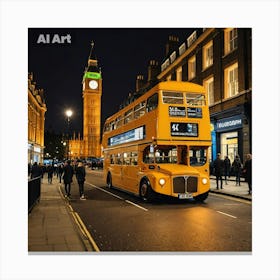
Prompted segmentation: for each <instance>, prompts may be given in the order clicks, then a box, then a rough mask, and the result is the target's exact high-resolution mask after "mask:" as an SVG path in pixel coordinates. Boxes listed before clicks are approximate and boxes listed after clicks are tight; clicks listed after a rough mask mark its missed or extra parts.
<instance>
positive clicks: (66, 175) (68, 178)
mask: <svg viewBox="0 0 280 280" xmlns="http://www.w3.org/2000/svg"><path fill="white" fill-rule="evenodd" d="M73 175H74V170H73V167H72V166H71V161H70V160H67V161H66V163H65V166H64V169H63V181H64V186H65V197H69V198H70V196H71V183H72V182H73V180H72V178H73Z"/></svg>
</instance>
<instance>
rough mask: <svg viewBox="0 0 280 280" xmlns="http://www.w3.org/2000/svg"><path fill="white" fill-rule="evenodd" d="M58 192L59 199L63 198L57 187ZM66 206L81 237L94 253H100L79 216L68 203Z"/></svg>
mask: <svg viewBox="0 0 280 280" xmlns="http://www.w3.org/2000/svg"><path fill="white" fill-rule="evenodd" d="M58 189H59V192H60V195H61V197H63V193H62V191H61V189H60V187H59V186H58ZM68 206H69V208H70V213H71V215H72V217H73V219H74V221H75V222H76V224H77V225H78V227H79V229H80V231H81V232H82V234H83V236H84V237H85V238H86V239H87V240H88V241H89V243H90V245H91V247H92V248H93V249H94V250H95V251H96V252H100V250H99V248H98V246H97V245H96V243H95V241H94V240H93V238H92V236H91V234H90V232H89V231H88V229H87V227H86V226H85V224H84V222H83V221H82V219H81V217H80V216H79V214H78V213H77V212H75V211H74V209H73V208H72V206H71V205H70V204H69V203H68Z"/></svg>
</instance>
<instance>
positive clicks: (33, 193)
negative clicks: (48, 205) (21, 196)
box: [28, 176, 41, 213]
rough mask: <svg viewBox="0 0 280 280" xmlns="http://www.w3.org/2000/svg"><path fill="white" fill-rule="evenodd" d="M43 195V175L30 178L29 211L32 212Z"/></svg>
mask: <svg viewBox="0 0 280 280" xmlns="http://www.w3.org/2000/svg"><path fill="white" fill-rule="evenodd" d="M40 197H41V176H39V177H36V178H33V179H29V180H28V213H30V212H31V211H32V209H33V207H34V206H35V204H36V203H38V202H39V201H40Z"/></svg>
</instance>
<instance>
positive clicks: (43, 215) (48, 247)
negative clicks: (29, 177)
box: [28, 174, 93, 253]
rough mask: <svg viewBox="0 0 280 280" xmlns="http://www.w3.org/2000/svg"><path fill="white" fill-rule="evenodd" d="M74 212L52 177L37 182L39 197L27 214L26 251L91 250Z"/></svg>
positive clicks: (58, 184) (55, 179)
mask: <svg viewBox="0 0 280 280" xmlns="http://www.w3.org/2000/svg"><path fill="white" fill-rule="evenodd" d="M75 220H76V219H75V213H74V212H73V210H72V208H71V206H69V203H68V201H67V200H66V199H65V198H64V197H63V194H62V193H61V191H60V183H59V181H58V179H57V178H56V176H55V177H54V178H53V183H52V184H48V183H47V175H46V174H45V178H43V180H42V184H41V199H40V202H39V203H38V204H37V205H35V206H34V208H33V209H32V211H31V213H29V215H28V251H29V253H31V252H50V251H52V252H78V251H79V252H84V251H93V249H92V247H91V246H90V244H89V242H88V240H87V237H86V236H85V235H84V234H83V233H82V230H81V229H80V228H79V225H78V223H77V222H76V221H75Z"/></svg>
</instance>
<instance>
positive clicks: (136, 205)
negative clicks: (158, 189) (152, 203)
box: [125, 200, 148, 211]
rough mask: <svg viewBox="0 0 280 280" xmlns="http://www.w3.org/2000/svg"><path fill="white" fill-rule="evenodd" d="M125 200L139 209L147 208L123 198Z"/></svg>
mask: <svg viewBox="0 0 280 280" xmlns="http://www.w3.org/2000/svg"><path fill="white" fill-rule="evenodd" d="M125 202H127V203H129V204H132V205H134V206H135V207H138V208H140V209H142V210H144V211H148V209H146V208H144V207H142V206H140V205H138V204H136V203H134V202H132V201H129V200H125Z"/></svg>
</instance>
